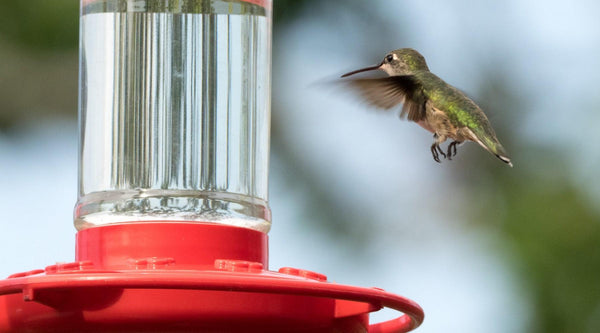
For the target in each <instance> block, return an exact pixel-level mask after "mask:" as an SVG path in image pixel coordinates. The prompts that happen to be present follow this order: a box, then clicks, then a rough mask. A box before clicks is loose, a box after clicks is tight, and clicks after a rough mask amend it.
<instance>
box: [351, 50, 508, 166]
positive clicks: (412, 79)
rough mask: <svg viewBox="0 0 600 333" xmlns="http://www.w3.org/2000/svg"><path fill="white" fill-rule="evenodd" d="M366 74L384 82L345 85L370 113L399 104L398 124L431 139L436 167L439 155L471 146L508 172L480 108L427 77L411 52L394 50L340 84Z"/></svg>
mask: <svg viewBox="0 0 600 333" xmlns="http://www.w3.org/2000/svg"><path fill="white" fill-rule="evenodd" d="M371 70H383V71H384V72H385V73H387V75H388V76H387V77H384V78H355V79H350V80H348V81H347V82H348V83H349V84H350V86H351V87H352V88H354V89H356V90H357V91H358V92H359V93H360V94H361V95H362V96H363V97H364V98H365V99H366V100H367V102H369V103H370V104H372V105H373V106H375V107H378V108H382V109H386V110H389V109H392V108H394V107H395V106H397V105H398V104H400V103H402V104H403V105H402V111H401V112H400V117H401V118H408V120H410V121H413V122H416V123H417V124H419V125H420V126H421V127H423V128H424V129H426V130H428V131H429V132H431V133H433V144H432V145H431V154H432V155H433V159H434V160H435V161H436V162H438V163H441V160H440V155H441V156H442V157H443V158H447V159H448V160H451V159H452V156H456V147H457V146H458V145H460V144H462V143H463V142H465V141H473V142H476V143H478V144H479V145H480V146H481V147H483V148H484V149H485V150H487V151H488V152H490V153H492V154H493V155H495V156H496V157H498V158H499V159H500V160H501V161H502V162H504V163H506V164H508V165H509V166H511V167H512V163H511V161H510V157H508V154H507V153H506V150H505V149H504V147H503V146H502V144H501V143H500V141H498V138H496V133H495V132H494V129H493V128H492V125H491V124H490V121H489V120H488V118H487V117H486V115H485V114H484V113H483V111H482V110H481V108H480V107H479V106H477V104H475V102H473V101H472V100H471V99H470V98H468V97H467V96H466V95H465V94H464V93H463V92H461V91H460V90H458V89H456V88H455V87H453V86H451V85H450V84H448V83H446V82H445V81H443V80H442V79H440V78H439V77H438V76H437V75H435V74H433V73H432V72H430V71H429V67H427V63H426V62H425V58H424V57H423V56H422V55H421V54H420V53H419V52H417V51H416V50H414V49H411V48H404V49H398V50H394V51H392V52H390V53H388V54H386V55H385V57H384V58H383V61H381V63H379V64H377V65H374V66H370V67H366V68H362V69H358V70H355V71H352V72H349V73H346V74H344V75H342V78H345V77H348V76H351V75H354V74H357V73H361V72H366V71H371ZM447 139H452V140H453V141H452V142H451V143H450V144H449V145H448V148H447V151H446V152H444V150H442V148H441V147H440V144H442V143H443V142H445V141H446V140H447Z"/></svg>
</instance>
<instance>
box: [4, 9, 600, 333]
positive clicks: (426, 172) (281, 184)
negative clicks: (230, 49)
mask: <svg viewBox="0 0 600 333" xmlns="http://www.w3.org/2000/svg"><path fill="white" fill-rule="evenodd" d="M71 2H72V1H71ZM31 3H36V4H37V6H29V7H27V6H26V5H24V4H12V3H8V4H7V3H3V4H1V5H0V22H3V23H1V24H0V212H2V213H1V215H0V251H1V252H0V262H1V263H2V265H0V277H6V276H8V275H10V274H12V273H16V272H21V271H27V270H31V269H35V268H43V267H45V266H47V265H51V264H54V263H55V262H68V261H72V260H73V257H74V234H75V229H74V227H73V225H72V209H73V206H74V205H75V201H76V199H77V198H76V195H77V191H76V190H77V188H76V184H77V140H78V132H77V120H76V108H77V104H76V102H77V90H76V88H77V21H76V20H77V17H78V16H77V15H78V14H77V13H78V12H77V7H76V6H74V5H73V4H72V3H70V2H69V1H63V0H60V1H58V0H57V1H56V2H55V4H54V6H49V5H48V4H45V2H44V1H33V2H31ZM274 6H275V17H274V40H273V89H272V101H273V102H272V139H271V140H272V145H271V150H272V153H271V167H270V206H271V209H272V212H273V226H272V229H271V232H270V233H269V235H270V268H271V269H272V270H277V269H278V268H279V267H282V266H292V267H299V268H305V269H309V270H314V271H317V272H320V273H324V274H326V275H327V276H328V277H329V280H330V281H334V282H338V283H343V284H350V285H358V286H365V287H369V286H377V287H381V288H384V289H386V290H388V291H390V292H394V293H397V294H400V295H402V296H405V297H408V298H410V299H413V300H415V301H416V302H417V303H419V304H420V305H421V306H422V307H423V308H424V310H425V315H426V318H425V322H424V323H423V325H422V326H421V327H420V328H419V329H418V330H417V332H440V331H446V332H598V331H600V319H599V318H600V287H598V284H597V281H598V278H599V277H600V205H598V202H599V201H600V180H599V178H598V176H597V175H598V171H597V170H600V162H599V161H600V150H599V149H598V148H597V146H598V143H600V131H598V125H597V124H598V123H600V112H598V109H599V106H600V97H599V96H600V94H599V93H598V90H599V89H598V85H597V82H600V56H599V53H600V21H599V20H598V19H597V13H598V12H600V3H598V2H596V1H583V0H578V1H572V2H569V3H565V2H559V1H525V2H524V1H517V0H510V1H504V2H492V1H478V2H473V1H441V0H436V1H428V2H422V1H416V0H414V1H392V0H378V1H369V2H364V1H358V0H357V1H352V0H348V1H341V0H340V1H328V2H323V1H308V0H306V1H284V0H275V1H274ZM41 18H43V19H41ZM27 22H37V23H36V24H38V25H39V26H38V27H35V26H34V24H29V23H27ZM36 29H38V30H36ZM401 47H412V48H415V49H417V50H418V51H419V52H421V53H422V54H423V55H424V56H425V58H426V59H427V62H428V65H429V68H430V69H431V70H432V72H434V73H436V74H437V75H439V76H440V77H441V78H443V79H444V80H445V81H447V82H449V83H451V84H453V85H455V86H456V87H458V88H459V89H461V90H463V91H465V92H466V93H467V94H468V95H469V96H470V97H472V98H473V99H474V100H475V101H476V102H478V103H479V104H480V105H481V106H482V108H483V109H484V110H485V111H486V113H487V115H488V117H489V118H490V121H491V123H492V124H493V125H494V127H495V129H496V132H497V134H498V137H499V139H500V140H501V141H502V142H503V144H504V146H505V147H506V148H507V150H508V151H509V153H510V154H511V157H512V159H513V164H514V165H515V167H514V168H513V169H511V168H509V167H507V166H506V165H505V164H503V163H501V162H500V161H498V160H497V159H495V158H494V157H493V156H491V155H490V154H489V153H487V152H485V151H483V149H481V148H480V147H478V146H477V145H476V144H472V143H467V144H464V145H462V146H461V147H459V149H458V155H457V156H456V158H454V159H453V160H452V161H443V163H441V164H438V163H435V162H434V161H433V159H432V158H431V153H430V151H429V146H430V145H431V142H432V138H431V134H430V133H428V132H426V131H424V130H423V129H422V128H420V127H419V126H417V125H415V124H413V123H409V122H407V121H401V120H399V119H398V117H397V116H396V115H395V114H393V113H382V112H377V111H376V110H372V109H369V107H368V106H367V105H366V104H364V103H361V102H360V100H358V99H357V98H356V97H355V96H353V95H352V93H350V92H346V91H344V90H343V89H340V88H339V87H337V86H335V85H331V86H329V85H327V86H324V85H322V82H327V81H329V80H332V79H334V78H336V77H337V76H339V75H340V74H342V73H345V72H347V71H349V70H353V69H357V68H362V67H365V66H368V65H372V64H375V63H378V62H380V61H381V59H382V58H383V56H384V55H385V54H386V53H387V52H389V51H391V50H393V49H397V48H401ZM396 315H397V314H396V313H393V312H385V313H378V314H376V315H374V316H372V318H373V321H378V320H383V319H387V318H391V317H393V316H396Z"/></svg>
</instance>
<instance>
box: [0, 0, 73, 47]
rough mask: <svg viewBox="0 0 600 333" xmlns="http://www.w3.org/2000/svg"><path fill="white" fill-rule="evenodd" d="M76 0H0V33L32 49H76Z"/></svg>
mask: <svg viewBox="0 0 600 333" xmlns="http://www.w3.org/2000/svg"><path fill="white" fill-rule="evenodd" d="M78 20H79V2H78V1H75V0H52V1H48V0H28V1H0V36H2V37H4V38H6V39H9V40H10V41H11V42H13V43H16V44H18V45H20V46H23V47H26V48H29V49H31V50H32V51H33V52H39V51H50V52H56V51H57V50H65V49H71V50H73V49H76V48H77V40H78V34H79V26H78V24H79V23H78V22H79V21H78Z"/></svg>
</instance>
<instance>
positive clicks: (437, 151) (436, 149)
mask: <svg viewBox="0 0 600 333" xmlns="http://www.w3.org/2000/svg"><path fill="white" fill-rule="evenodd" d="M431 154H432V155H433V160H434V161H436V162H438V163H442V161H441V160H440V155H442V156H443V157H444V158H447V157H446V154H445V153H444V151H443V150H442V148H440V146H439V145H437V144H435V143H434V144H433V145H431Z"/></svg>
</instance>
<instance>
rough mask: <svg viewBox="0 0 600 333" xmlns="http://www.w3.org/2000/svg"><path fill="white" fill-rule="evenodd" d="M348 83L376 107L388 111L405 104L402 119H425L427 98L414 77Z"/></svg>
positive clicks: (355, 80) (361, 80)
mask: <svg viewBox="0 0 600 333" xmlns="http://www.w3.org/2000/svg"><path fill="white" fill-rule="evenodd" d="M347 82H348V84H349V85H350V86H351V87H353V88H354V89H356V90H358V91H359V92H360V93H361V94H362V96H363V97H364V98H365V99H366V100H367V102H369V103H370V104H372V105H373V106H375V107H378V108H382V109H386V110H387V109H391V108H392V107H394V106H396V105H398V104H400V103H404V105H403V106H402V112H401V113H400V117H408V120H412V121H420V120H422V119H424V118H425V103H426V102H427V97H426V96H425V94H424V93H423V90H422V89H421V88H420V86H419V85H418V84H417V82H416V78H415V77H414V76H412V75H403V76H389V77H385V78H378V79H351V80H348V81H347Z"/></svg>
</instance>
